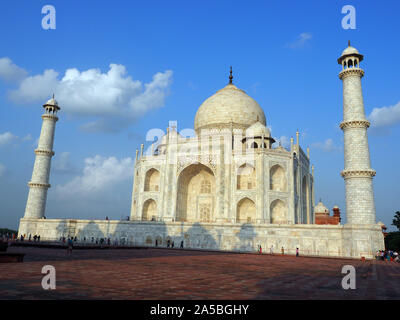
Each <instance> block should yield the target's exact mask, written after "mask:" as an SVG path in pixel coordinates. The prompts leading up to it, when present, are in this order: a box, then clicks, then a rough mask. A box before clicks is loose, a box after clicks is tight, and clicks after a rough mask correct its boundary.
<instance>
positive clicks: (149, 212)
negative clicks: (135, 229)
mask: <svg viewBox="0 0 400 320" xmlns="http://www.w3.org/2000/svg"><path fill="white" fill-rule="evenodd" d="M156 218H157V203H156V202H155V201H154V200H153V199H147V200H146V201H145V202H144V203H143V211H142V220H155V219H156Z"/></svg>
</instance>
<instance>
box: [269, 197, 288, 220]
mask: <svg viewBox="0 0 400 320" xmlns="http://www.w3.org/2000/svg"><path fill="white" fill-rule="evenodd" d="M270 213H271V223H275V224H282V223H287V205H286V203H285V202H283V201H282V200H280V199H276V200H274V201H272V202H271V206H270Z"/></svg>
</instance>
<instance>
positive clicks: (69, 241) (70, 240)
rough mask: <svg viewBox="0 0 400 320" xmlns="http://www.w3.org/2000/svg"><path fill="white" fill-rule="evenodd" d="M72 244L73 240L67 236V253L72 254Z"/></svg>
mask: <svg viewBox="0 0 400 320" xmlns="http://www.w3.org/2000/svg"><path fill="white" fill-rule="evenodd" d="M73 246H74V242H73V241H72V238H68V249H67V253H68V255H69V256H70V255H72V248H73Z"/></svg>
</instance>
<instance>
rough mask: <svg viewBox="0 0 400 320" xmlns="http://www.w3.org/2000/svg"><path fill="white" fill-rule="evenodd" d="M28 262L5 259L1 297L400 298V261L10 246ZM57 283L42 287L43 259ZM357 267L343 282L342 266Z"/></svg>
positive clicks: (0, 280) (1, 270) (1, 268)
mask: <svg viewBox="0 0 400 320" xmlns="http://www.w3.org/2000/svg"><path fill="white" fill-rule="evenodd" d="M8 251H9V252H23V253H26V256H25V260H24V263H12V264H6V263H4V264H0V299H400V264H398V263H395V262H392V263H391V262H376V261H366V262H362V261H359V260H350V259H324V258H311V257H310V258H307V257H299V258H296V257H293V256H281V255H274V256H270V255H257V254H235V253H221V252H202V251H189V250H188V251H186V250H179V249H178V250H172V249H109V250H75V251H74V252H73V255H72V257H68V256H67V253H66V250H65V249H46V248H32V247H11V248H9V250H8ZM46 264H49V265H53V266H54V267H55V268H56V278H57V288H56V290H52V291H46V290H43V289H42V287H41V280H42V277H43V275H42V274H41V269H42V267H43V266H44V265H46ZM348 264H350V265H353V266H354V267H355V268H356V270H357V280H356V285H357V289H356V290H343V289H342V287H341V281H342V277H343V276H344V275H342V274H341V270H342V266H344V265H348Z"/></svg>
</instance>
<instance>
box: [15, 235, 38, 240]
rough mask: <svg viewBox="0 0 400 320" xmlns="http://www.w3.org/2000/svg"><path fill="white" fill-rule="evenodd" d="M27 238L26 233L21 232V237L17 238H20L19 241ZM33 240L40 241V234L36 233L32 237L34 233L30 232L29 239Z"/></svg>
mask: <svg viewBox="0 0 400 320" xmlns="http://www.w3.org/2000/svg"><path fill="white" fill-rule="evenodd" d="M25 238H26V234H23V235H22V234H21V235H20V236H19V239H17V240H19V241H24V240H25ZM32 240H33V242H36V241H37V242H40V235H36V234H35V235H34V236H33V237H32V235H31V234H29V236H28V241H32Z"/></svg>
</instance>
